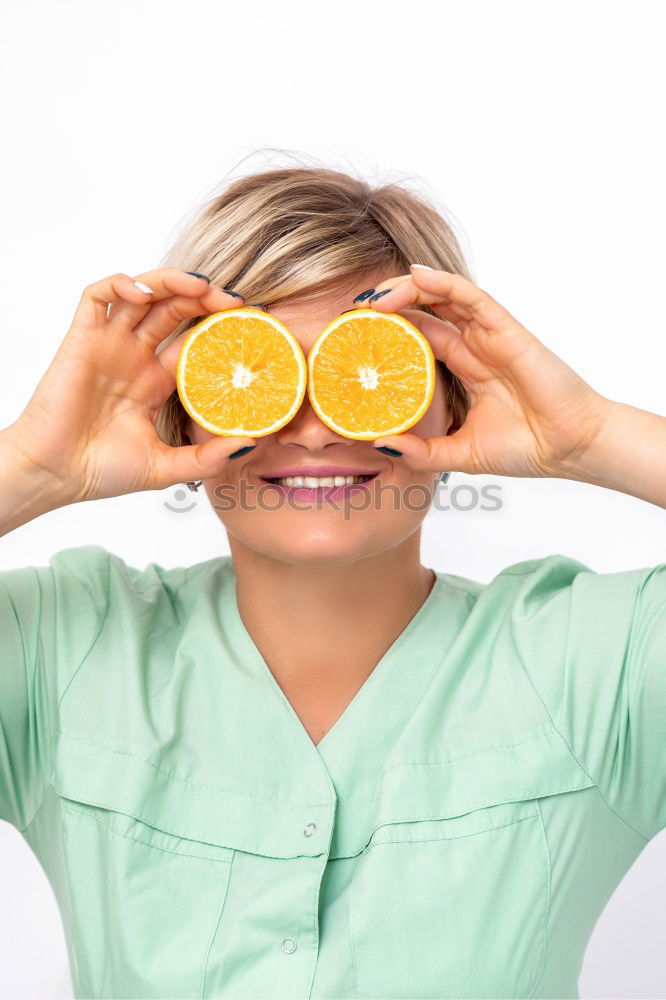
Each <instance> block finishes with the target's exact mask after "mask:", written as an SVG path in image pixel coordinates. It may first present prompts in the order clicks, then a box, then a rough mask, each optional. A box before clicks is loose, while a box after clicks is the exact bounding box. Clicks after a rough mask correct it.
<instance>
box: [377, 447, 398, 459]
mask: <svg viewBox="0 0 666 1000" xmlns="http://www.w3.org/2000/svg"><path fill="white" fill-rule="evenodd" d="M373 448H374V449H375V450H376V451H383V452H384V454H385V455H395V456H396V457H400V456H401V455H402V452H401V451H398V449H397V448H389V446H388V445H387V444H379V445H373Z"/></svg>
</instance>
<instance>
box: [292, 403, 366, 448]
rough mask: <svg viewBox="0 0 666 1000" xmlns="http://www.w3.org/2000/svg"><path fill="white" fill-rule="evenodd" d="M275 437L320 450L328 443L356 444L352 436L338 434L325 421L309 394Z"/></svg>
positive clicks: (302, 446)
mask: <svg viewBox="0 0 666 1000" xmlns="http://www.w3.org/2000/svg"><path fill="white" fill-rule="evenodd" d="M275 439H276V441H277V442H278V444H282V445H288V444H293V445H299V446H300V447H301V448H307V449H308V450H309V451H320V450H321V449H322V448H325V447H326V445H327V444H348V445H351V444H355V443H356V442H355V441H353V440H352V439H351V438H346V437H343V436H342V435H341V434H336V433H335V431H332V430H331V429H330V427H327V426H326V424H325V423H323V422H322V421H321V420H320V419H319V417H318V416H317V414H316V413H315V411H314V410H313V408H312V403H311V402H310V399H309V397H308V396H307V394H306V395H305V398H304V400H303V402H302V403H301V406H300V409H299V410H298V412H297V413H296V415H295V416H294V417H292V419H291V420H290V421H289V423H288V424H285V425H284V427H281V428H280V430H279V431H276V433H275Z"/></svg>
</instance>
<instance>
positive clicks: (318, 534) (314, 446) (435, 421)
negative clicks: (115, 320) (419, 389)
mask: <svg viewBox="0 0 666 1000" xmlns="http://www.w3.org/2000/svg"><path fill="white" fill-rule="evenodd" d="M386 277H387V276H386V275H383V274H382V275H376V276H375V279H374V283H375V284H377V283H378V282H380V281H382V280H386ZM389 277H390V275H389ZM371 284H372V278H371V279H368V278H367V277H366V278H365V280H364V284H363V285H362V287H361V286H358V285H355V284H354V285H350V286H348V287H347V288H343V289H342V290H339V289H338V290H336V291H334V292H331V293H330V294H327V295H326V296H323V295H322V296H321V297H318V298H316V299H311V300H309V301H303V300H300V301H296V300H295V299H294V300H284V301H283V302H281V303H279V304H277V305H275V306H274V307H273V306H272V307H271V310H270V311H271V314H272V315H274V316H276V317H277V319H279V320H281V322H283V323H284V324H285V325H286V326H287V327H288V329H289V330H291V332H292V333H293V334H294V336H295V337H296V338H297V340H298V341H299V343H300V345H301V347H302V348H303V352H304V354H305V356H306V357H307V355H308V352H309V350H310V347H311V346H312V344H313V343H314V341H315V339H316V337H317V336H318V334H319V333H321V331H322V330H323V329H324V327H325V326H326V325H327V324H328V323H330V321H331V320H333V319H335V317H336V316H338V315H339V314H340V313H341V312H344V311H345V310H346V309H349V308H350V306H351V305H352V300H353V298H354V296H355V295H358V294H359V293H360V292H362V291H364V290H365V288H368V287H370V286H371ZM436 370H437V376H436V385H435V392H434V395H433V399H432V402H431V404H430V407H429V408H428V410H427V412H426V413H425V414H424V416H423V417H422V418H421V420H419V421H418V423H416V424H414V426H413V427H411V428H410V433H413V434H418V435H419V436H420V437H423V438H427V437H434V436H435V435H438V434H445V433H446V431H447V430H448V428H449V426H450V423H451V417H450V414H449V413H448V411H447V408H446V404H445V397H444V382H443V377H442V372H441V369H440V366H439V365H437V366H436ZM188 433H189V436H190V438H191V440H192V441H193V443H195V444H199V443H203V442H204V441H207V440H208V439H209V438H210V437H212V436H213V435H212V434H210V432H209V431H206V430H204V428H202V427H200V426H199V425H198V424H195V423H194V422H192V421H190V424H189V428H188ZM256 442H257V444H256V447H255V448H254V449H253V450H252V451H249V452H247V454H245V455H241V456H240V457H239V458H235V459H231V460H230V461H229V462H228V463H227V464H226V466H225V469H224V471H223V473H221V474H220V476H218V477H217V478H215V479H208V480H206V481H205V483H204V486H205V489H206V492H207V494H208V497H209V499H210V502H211V504H212V505H213V510H215V511H216V513H217V515H218V517H219V518H220V520H221V521H222V523H223V524H224V526H225V528H226V529H227V531H228V532H229V534H230V535H232V536H234V538H235V539H236V540H237V541H238V542H240V543H242V544H243V545H245V546H247V547H248V548H250V549H254V550H255V551H258V552H261V553H263V554H265V555H268V556H271V557H273V558H276V559H280V560H283V561H286V562H289V563H298V564H310V565H315V564H327V563H329V564H330V563H345V562H353V561H355V560H356V559H362V558H364V557H367V556H372V555H377V554H379V553H380V552H383V551H386V550H388V549H391V548H393V547H394V546H396V545H398V544H400V542H402V541H404V540H405V539H406V538H407V537H408V536H409V535H411V534H413V533H414V532H415V531H417V530H418V528H419V526H420V524H421V522H422V521H423V518H424V517H425V515H426V513H427V511H428V508H429V506H430V503H431V501H432V497H433V492H434V490H435V488H436V484H437V477H435V476H434V475H433V474H432V473H417V472H414V471H412V470H410V469H409V468H408V467H407V466H406V465H405V464H404V463H403V461H402V459H401V458H398V457H395V458H394V457H392V456H389V455H385V454H384V453H383V452H381V451H377V449H376V448H373V446H372V442H371V441H354V440H351V439H350V438H345V437H341V436H340V435H338V434H336V433H335V432H334V431H332V430H331V429H330V428H328V427H327V426H326V425H325V424H324V423H322V422H321V420H320V419H319V417H318V416H317V415H316V413H315V412H314V410H313V409H312V406H311V405H310V402H309V399H308V397H307V394H306V396H305V399H304V400H303V403H302V405H301V408H300V410H299V411H298V413H297V414H296V416H295V417H294V418H293V419H292V420H291V421H290V422H289V423H288V424H285V426H284V427H282V428H281V429H280V430H278V431H276V432H275V433H274V434H269V435H267V436H266V437H261V438H257V439H256ZM335 474H339V475H362V474H372V475H373V478H372V479H371V480H369V481H368V482H367V484H366V485H364V486H361V487H360V488H359V487H354V489H353V490H352V491H345V493H346V494H347V495H346V496H345V497H344V498H343V499H335V500H334V501H331V502H326V500H321V499H319V500H318V499H317V494H316V493H315V492H314V491H312V499H311V500H307V499H303V496H304V494H303V491H300V496H299V498H298V500H296V499H291V498H290V497H289V494H288V491H286V490H284V489H280V488H278V487H276V486H274V485H271V484H270V483H268V482H267V480H268V479H269V478H276V477H279V476H287V475H289V476H295V475H302V476H306V475H309V476H317V475H319V476H329V475H335ZM317 492H318V495H319V497H321V495H322V494H324V493H326V490H319V491H317ZM338 492H339V491H338ZM232 545H233V542H232Z"/></svg>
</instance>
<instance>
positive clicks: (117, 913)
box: [0, 545, 666, 998]
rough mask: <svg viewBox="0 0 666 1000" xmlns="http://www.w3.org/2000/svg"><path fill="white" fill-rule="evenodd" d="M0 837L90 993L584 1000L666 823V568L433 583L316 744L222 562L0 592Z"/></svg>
mask: <svg viewBox="0 0 666 1000" xmlns="http://www.w3.org/2000/svg"><path fill="white" fill-rule="evenodd" d="M0 635H1V636H2V647H1V648H2V654H1V663H0V817H2V818H3V819H5V820H7V821H8V822H9V823H12V824H13V825H14V826H16V827H17V829H18V830H19V831H20V832H21V834H22V836H23V837H24V838H25V840H26V841H27V843H28V844H29V845H30V847H31V849H32V851H33V852H34V854H35V855H36V857H37V858H38V859H39V861H40V863H41V865H42V867H43V869H44V871H45V873H46V875H47V877H48V879H49V881H50V884H51V886H52V887H53V891H54V893H55V896H56V899H57V903H58V906H59V909H60V913H61V915H62V921H63V927H64V930H65V936H66V941H67V948H68V954H69V961H70V966H71V973H72V980H73V982H74V986H75V991H76V996H77V997H135V998H138V997H160V998H163V997H199V998H204V997H236V998H238V997H254V998H301V997H314V998H351V997H359V998H382V997H392V998H395V997H409V998H414V997H433V998H444V997H477V998H479V997H504V998H507V997H560V998H562V997H577V996H578V991H577V977H578V974H579V971H580V967H581V961H582V957H583V953H584V950H585V947H586V944H587V941H588V938H589V936H590V934H591V932H592V930H593V928H594V925H595V922H596V921H597V918H598V917H599V914H600V913H601V911H602V909H603V907H604V905H605V904H606V902H607V900H608V899H609V897H610V896H611V894H612V892H613V890H614V889H615V887H616V886H617V884H618V883H619V881H620V880H621V879H622V877H623V875H624V874H625V872H626V871H627V870H628V868H629V867H630V866H631V865H632V863H633V862H634V861H635V859H636V858H637V857H638V855H639V854H640V853H641V851H642V850H643V848H644V846H645V844H646V843H647V842H648V841H649V840H650V838H652V837H654V836H655V834H656V833H657V832H658V831H659V830H661V829H663V828H664V827H665V826H666V564H662V565H658V566H656V567H653V568H646V569H636V570H630V571H623V572H618V573H607V574H597V573H595V572H593V571H592V570H590V569H589V568H588V567H586V566H584V565H582V564H581V563H579V562H577V561H575V560H573V559H571V558H568V557H566V556H563V555H552V556H548V557H544V558H537V559H532V560H527V561H524V562H520V563H516V564H515V565H512V566H509V567H508V568H507V569H505V570H503V571H502V572H501V573H499V574H498V575H497V576H496V577H495V578H494V579H493V580H492V581H491V582H490V583H488V584H481V583H477V582H475V581H473V580H468V579H464V578H462V577H459V576H454V575H451V574H447V573H441V572H440V573H438V574H437V581H436V583H435V585H434V587H433V589H432V591H431V592H430V594H429V596H428V598H427V599H426V601H425V603H424V604H423V605H422V606H421V608H420V609H419V611H418V613H417V614H416V616H415V617H414V618H413V619H412V621H411V622H410V624H409V625H408V626H407V628H406V629H405V630H404V631H403V632H402V634H401V635H400V636H399V637H398V639H397V640H396V641H395V642H394V643H393V645H392V646H391V648H390V649H389V650H388V651H387V652H386V654H385V655H384V657H383V658H382V659H381V660H380V662H379V663H378V665H377V666H376V667H375V669H374V671H373V672H372V673H371V674H370V676H369V677H368V679H367V680H366V681H365V683H364V684H363V687H362V688H361V689H360V691H359V692H358V693H357V694H356V696H355V697H354V699H353V701H352V702H351V703H350V704H349V706H348V707H347V708H346V710H345V711H344V712H343V714H342V715H341V716H340V718H339V719H338V720H337V722H336V723H335V725H334V726H333V727H332V729H330V730H329V732H328V733H327V734H326V736H325V737H324V738H323V740H322V741H321V742H320V743H319V744H318V745H317V746H315V745H314V744H313V743H312V741H311V739H310V737H309V736H308V734H307V732H306V730H305V729H304V727H303V725H302V724H301V722H300V720H299V718H298V716H297V715H296V713H295V711H294V710H293V708H292V707H291V705H290V704H289V702H288V700H287V699H286V697H285V696H284V694H283V692H282V691H281V689H280V687H279V686H278V684H277V682H276V681H275V679H274V677H273V675H272V674H271V672H270V670H269V669H268V666H267V665H266V663H265V661H264V660H263V659H262V657H261V655H260V654H259V651H258V649H257V647H256V646H255V645H254V643H253V641H252V639H251V638H250V636H249V634H248V632H247V631H246V629H245V627H244V625H243V623H242V620H241V618H240V616H239V613H238V606H237V603H236V595H235V577H234V571H233V564H232V562H231V559H230V557H218V558H215V559H211V560H209V561H206V562H203V563H200V564H198V565H195V566H192V567H190V568H178V569H164V568H162V567H161V566H159V565H157V564H155V563H151V564H150V565H149V566H147V567H146V568H144V569H136V568H132V567H131V566H128V565H127V564H126V563H125V562H124V561H123V560H122V559H121V558H120V557H119V556H117V555H114V554H112V553H110V552H108V551H107V550H106V549H104V548H103V547H101V546H97V545H86V546H80V547H75V548H69V549H65V550H63V551H61V552H58V553H57V554H56V555H55V556H53V557H52V558H51V560H50V563H49V565H48V566H41V567H34V568H33V567H25V568H21V569H16V570H9V571H4V572H2V573H0Z"/></svg>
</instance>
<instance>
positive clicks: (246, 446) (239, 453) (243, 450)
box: [229, 444, 257, 458]
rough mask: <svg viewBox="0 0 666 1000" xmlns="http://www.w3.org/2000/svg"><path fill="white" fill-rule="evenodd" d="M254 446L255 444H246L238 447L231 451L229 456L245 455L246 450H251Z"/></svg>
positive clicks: (238, 456)
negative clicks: (236, 449)
mask: <svg viewBox="0 0 666 1000" xmlns="http://www.w3.org/2000/svg"><path fill="white" fill-rule="evenodd" d="M256 447H257V446H256V444H246V445H245V447H244V448H239V449H238V451H232V453H231V454H230V455H229V458H240V456H241V455H247V453H248V451H252V449H253V448H256Z"/></svg>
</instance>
